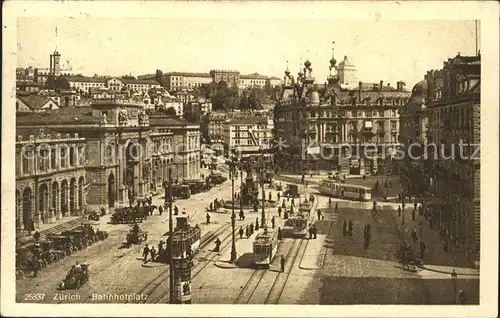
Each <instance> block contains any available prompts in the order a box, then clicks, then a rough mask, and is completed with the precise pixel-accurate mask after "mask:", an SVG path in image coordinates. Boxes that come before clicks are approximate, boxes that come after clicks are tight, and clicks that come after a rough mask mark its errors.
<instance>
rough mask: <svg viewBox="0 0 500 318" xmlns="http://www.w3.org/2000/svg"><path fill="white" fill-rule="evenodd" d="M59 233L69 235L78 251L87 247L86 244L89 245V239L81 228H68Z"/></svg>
mask: <svg viewBox="0 0 500 318" xmlns="http://www.w3.org/2000/svg"><path fill="white" fill-rule="evenodd" d="M61 235H62V236H69V237H70V238H71V240H72V242H73V245H74V246H76V248H77V249H78V250H79V251H81V250H83V249H84V248H87V246H88V245H89V239H88V237H87V234H86V233H85V231H83V230H80V229H73V230H68V231H64V232H62V233H61Z"/></svg>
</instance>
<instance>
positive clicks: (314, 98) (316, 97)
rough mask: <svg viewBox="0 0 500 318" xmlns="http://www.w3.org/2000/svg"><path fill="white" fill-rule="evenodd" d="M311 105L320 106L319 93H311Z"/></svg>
mask: <svg viewBox="0 0 500 318" xmlns="http://www.w3.org/2000/svg"><path fill="white" fill-rule="evenodd" d="M309 103H310V104H311V105H319V93H318V92H317V91H315V90H314V91H312V92H311V93H309Z"/></svg>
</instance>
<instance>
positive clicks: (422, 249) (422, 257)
mask: <svg viewBox="0 0 500 318" xmlns="http://www.w3.org/2000/svg"><path fill="white" fill-rule="evenodd" d="M424 254H425V243H424V242H423V241H421V242H420V258H421V259H424Z"/></svg>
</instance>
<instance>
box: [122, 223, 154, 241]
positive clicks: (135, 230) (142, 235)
mask: <svg viewBox="0 0 500 318" xmlns="http://www.w3.org/2000/svg"><path fill="white" fill-rule="evenodd" d="M147 239H148V232H147V231H141V229H140V228H139V226H138V225H137V223H135V224H134V226H133V227H132V228H131V229H130V231H129V233H127V237H126V238H125V242H124V244H125V245H128V246H130V245H132V244H141V243H142V242H144V241H147Z"/></svg>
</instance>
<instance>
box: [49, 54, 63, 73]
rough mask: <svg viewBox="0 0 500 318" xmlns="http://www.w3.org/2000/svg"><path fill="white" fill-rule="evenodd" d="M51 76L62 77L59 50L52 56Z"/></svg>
mask: <svg viewBox="0 0 500 318" xmlns="http://www.w3.org/2000/svg"><path fill="white" fill-rule="evenodd" d="M49 73H50V75H53V76H59V75H61V54H59V52H58V51H57V50H55V51H54V53H52V54H50V69H49Z"/></svg>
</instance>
